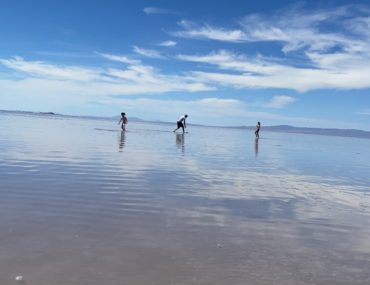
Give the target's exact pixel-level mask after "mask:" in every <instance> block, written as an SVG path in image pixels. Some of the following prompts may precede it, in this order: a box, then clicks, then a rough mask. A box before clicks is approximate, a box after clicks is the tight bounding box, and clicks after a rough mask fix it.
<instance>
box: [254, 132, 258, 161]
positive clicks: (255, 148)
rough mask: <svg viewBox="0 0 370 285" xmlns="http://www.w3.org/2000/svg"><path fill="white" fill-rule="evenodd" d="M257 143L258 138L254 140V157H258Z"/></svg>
mask: <svg viewBox="0 0 370 285" xmlns="http://www.w3.org/2000/svg"><path fill="white" fill-rule="evenodd" d="M258 141H259V137H258V138H255V139H254V153H255V154H256V157H257V156H258Z"/></svg>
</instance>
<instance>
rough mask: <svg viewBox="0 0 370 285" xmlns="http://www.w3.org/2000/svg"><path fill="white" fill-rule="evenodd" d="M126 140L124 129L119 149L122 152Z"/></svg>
mask: <svg viewBox="0 0 370 285" xmlns="http://www.w3.org/2000/svg"><path fill="white" fill-rule="evenodd" d="M125 140H126V131H125V130H122V131H121V136H120V140H119V151H120V152H122V150H123V148H124V146H125Z"/></svg>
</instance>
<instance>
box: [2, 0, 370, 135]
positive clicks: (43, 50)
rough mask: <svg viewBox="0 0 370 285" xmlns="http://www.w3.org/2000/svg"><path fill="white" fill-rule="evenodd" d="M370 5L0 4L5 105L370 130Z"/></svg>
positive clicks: (94, 0) (6, 0)
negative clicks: (183, 115) (186, 115)
mask: <svg viewBox="0 0 370 285" xmlns="http://www.w3.org/2000/svg"><path fill="white" fill-rule="evenodd" d="M369 50H370V1H307V2H303V1H273V0H271V1H263V0H261V1H247V0H245V1H241V0H235V1H230V0H229V1H224V0H222V1H221V0H212V1H208V0H202V1H196V2H195V1H164V0H163V1H140V0H138V1H123V0H122V1H113V0H106V1H98V0H86V1H79V0H74V1H72V0H63V1H62V0H54V1H40V0H34V1H21V0H1V1H0V109H5V110H27V111H45V112H46V111H53V112H57V113H63V114H71V115H97V116H115V115H117V114H119V113H120V112H122V111H124V112H126V113H127V114H128V117H130V116H131V117H140V118H143V119H149V120H156V119H158V120H164V121H175V120H176V118H177V117H178V116H179V115H181V114H184V113H187V114H189V122H192V123H199V124H209V125H224V126H225V125H226V126H230V125H237V126H239V125H254V124H255V123H256V121H261V122H262V125H280V124H289V125H294V126H307V127H323V128H327V127H334V128H356V129H364V130H370V53H369Z"/></svg>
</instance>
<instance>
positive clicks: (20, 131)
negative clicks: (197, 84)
mask: <svg viewBox="0 0 370 285" xmlns="http://www.w3.org/2000/svg"><path fill="white" fill-rule="evenodd" d="M189 122H190V120H189ZM117 123H118V121H113V120H92V119H76V118H66V117H58V116H45V115H44V116H34V115H14V114H4V113H3V114H0V150H1V152H0V284H1V285H7V284H14V283H16V282H17V281H16V280H15V277H16V276H23V278H24V282H25V284H29V285H33V284H35V285H44V284H45V285H54V284H58V285H61V284H78V285H85V284H86V285H87V284H89V285H90V284H101V285H105V284H107V285H110V284H112V285H116V284H132V285H146V284H152V285H157V284H158V285H165V284H216V285H217V284H220V285H221V284H222V285H223V284H224V285H228V284H251V285H259V284H278V285H289V284H292V285H300V284H323V285H324V284H325V285H329V284H343V285H344V284H346V285H348V284H361V285H363V284H370V238H369V236H370V178H369V177H370V175H369V173H370V140H368V139H356V138H343V137H327V136H314V135H301V134H284V133H273V132H264V130H263V129H262V130H261V138H260V139H259V140H258V141H256V140H255V138H254V134H253V131H247V130H239V129H227V128H208V127H199V126H189V127H188V129H187V130H188V133H186V134H184V135H182V134H174V133H173V132H172V130H173V129H174V128H175V127H176V126H175V124H173V125H171V124H149V123H138V122H129V124H128V127H127V131H126V132H124V133H122V132H121V131H120V129H119V126H118V125H117Z"/></svg>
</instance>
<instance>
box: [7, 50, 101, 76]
mask: <svg viewBox="0 0 370 285" xmlns="http://www.w3.org/2000/svg"><path fill="white" fill-rule="evenodd" d="M0 64H2V65H4V66H6V67H8V68H10V69H13V70H15V71H18V72H21V73H23V74H28V75H30V76H33V77H44V76H45V77H49V78H53V79H59V80H79V81H89V80H94V79H97V78H98V77H99V76H100V75H99V71H98V70H96V69H86V68H82V67H78V66H55V65H52V64H48V63H45V62H41V61H26V60H24V59H23V58H22V57H19V56H16V57H13V58H9V59H1V58H0Z"/></svg>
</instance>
